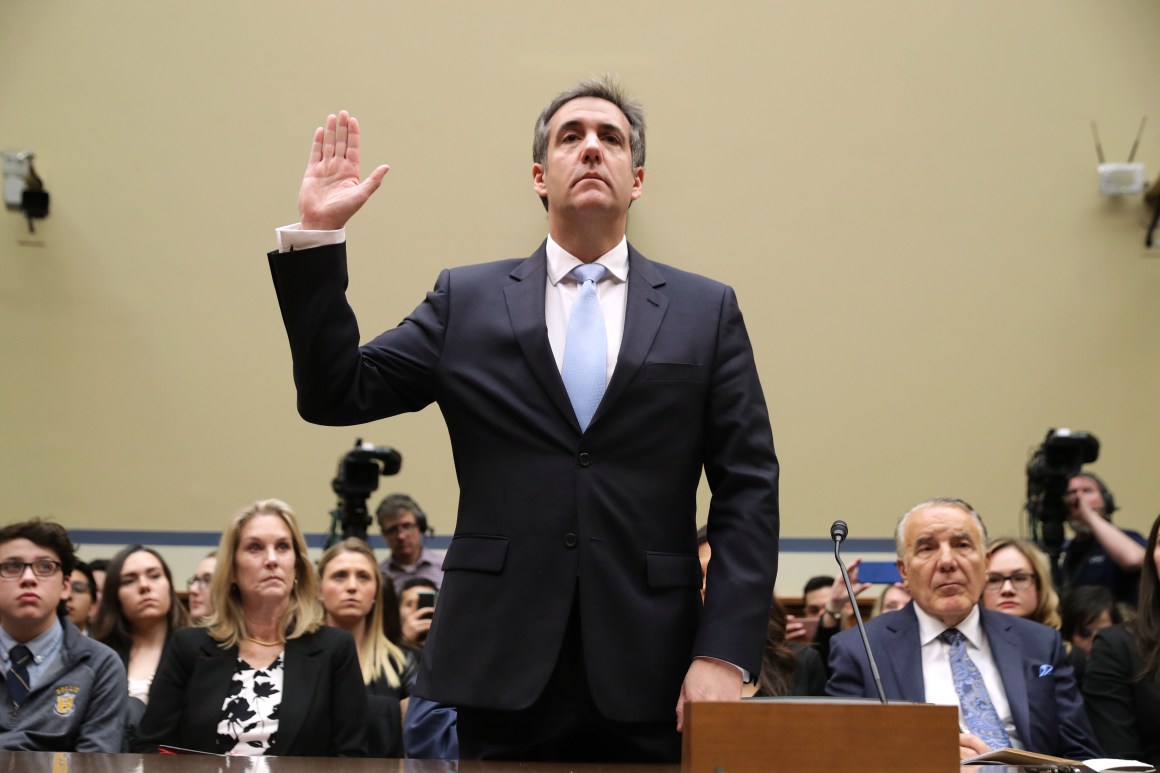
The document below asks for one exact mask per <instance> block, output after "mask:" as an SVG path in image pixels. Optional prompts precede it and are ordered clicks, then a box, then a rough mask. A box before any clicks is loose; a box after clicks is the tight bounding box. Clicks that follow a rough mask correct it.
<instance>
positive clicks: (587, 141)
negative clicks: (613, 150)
mask: <svg viewBox="0 0 1160 773" xmlns="http://www.w3.org/2000/svg"><path fill="white" fill-rule="evenodd" d="M600 154H601V148H600V138H599V137H598V136H596V132H590V133H588V134H587V135H585V137H584V155H583V159H584V160H585V161H599V160H600Z"/></svg>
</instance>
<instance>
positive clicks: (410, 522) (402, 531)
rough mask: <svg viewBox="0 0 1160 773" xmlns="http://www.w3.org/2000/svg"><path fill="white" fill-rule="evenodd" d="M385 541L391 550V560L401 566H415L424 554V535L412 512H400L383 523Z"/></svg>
mask: <svg viewBox="0 0 1160 773" xmlns="http://www.w3.org/2000/svg"><path fill="white" fill-rule="evenodd" d="M382 529H383V539H385V540H386V541H387V547H389V548H390V549H391V558H393V559H394V560H395V562H396V563H399V564H413V563H415V562H417V561H418V560H419V554H420V553H422V552H423V535H422V534H420V533H419V521H418V519H416V518H415V514H414V513H413V512H411V511H410V510H400V511H399V512H398V513H396V514H395V516H394V517H393V518H387V519H386V520H384V521H383V522H382Z"/></svg>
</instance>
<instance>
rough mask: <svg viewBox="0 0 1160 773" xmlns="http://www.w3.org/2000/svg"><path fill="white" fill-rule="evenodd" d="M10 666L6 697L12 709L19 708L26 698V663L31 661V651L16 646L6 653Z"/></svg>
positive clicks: (22, 646) (27, 688)
mask: <svg viewBox="0 0 1160 773" xmlns="http://www.w3.org/2000/svg"><path fill="white" fill-rule="evenodd" d="M8 657H9V658H10V659H11V661H12V666H11V667H10V668H9V669H8V697H9V698H11V699H12V706H13V708H20V704H22V703H24V699H25V698H27V697H28V690H29V687H28V663H29V661H31V660H32V650H30V649H28V648H27V647H25V646H24V645H23V644H17V645H16V646H15V647H13V648H12V649H11V650H10V651H9V652H8Z"/></svg>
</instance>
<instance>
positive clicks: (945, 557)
mask: <svg viewBox="0 0 1160 773" xmlns="http://www.w3.org/2000/svg"><path fill="white" fill-rule="evenodd" d="M895 542H896V547H897V551H898V569H899V572H901V574H902V577H903V579H904V580H905V581H906V583H907V586H908V588H909V589H910V593H911V596H912V597H913V603H911V604H908V605H907V606H905V607H903V608H902V609H901V610H899V611H897V612H891V613H889V614H885V615H881V616H879V617H876V618H875V619H873V620H871V621H870V622H869V623H867V624H866V635H867V637H868V639H869V641H870V648H871V649H872V650H873V651H874V655H875V658H876V660H877V662H878V668H879V672H880V676H881V678H882V687H883V689H884V690H885V692H886V697H887V699H890V700H904V701H916V702H926V703H936V704H943V705H948V704H949V705H956V704H957V705H959V707H960V709H959V726H960V730H961V731H962V734H961V735H960V737H959V747H960V756H961V758H963V759H966V758H967V757H971V756H974V755H976V754H982V753H985V752H987V751H990V750H992V749H993V748H1003V747H1006V746H1015V747H1017V748H1022V749H1027V750H1029V751H1033V752H1039V753H1042V754H1051V755H1056V756H1060V757H1068V758H1072V759H1080V760H1084V759H1090V758H1092V757H1099V756H1101V755H1100V753H1099V747H1098V745H1097V743H1096V741H1095V737H1094V735H1093V733H1092V730H1091V726H1090V725H1089V724H1088V720H1087V717H1086V715H1085V714H1084V708H1083V701H1082V699H1081V698H1080V695H1079V691H1078V690H1077V688H1076V685H1075V679H1074V676H1073V674H1072V669H1071V666H1070V665H1068V662H1067V656H1066V653H1065V652H1064V649H1063V644H1062V642H1061V641H1060V638H1059V633H1058V632H1057V631H1055V630H1053V629H1051V628H1048V627H1047V626H1044V625H1040V624H1039V623H1035V622H1031V621H1029V620H1024V619H1022V618H1017V617H1013V616H1012V615H1005V614H1003V613H1001V612H993V611H991V610H987V609H983V608H982V606H981V605H980V604H979V598H980V597H981V595H982V591H983V585H984V582H985V578H986V555H985V548H986V543H987V533H986V529H985V528H984V526H983V521H982V519H980V518H979V516H978V514H977V513H976V512H975V511H974V510H973V509H972V508H971V506H970V505H968V504H967V503H966V502H963V501H962V500H960V499H932V500H928V501H926V502H923V503H921V504H919V505H916V506H915V507H914V508H912V509H911V510H910V511H909V512H907V513H906V515H904V516H902V519H901V520H900V521H899V522H898V529H897V531H896V533H895ZM830 669H831V677H830V681H829V683H828V684H827V685H826V691H827V692H828V693H830V694H831V695H837V696H861V697H867V698H877V697H878V693H877V690H876V689H875V686H874V680H873V678H872V676H871V672H870V665H869V661H868V660H867V658H866V653H865V650H864V648H863V646H862V641H861V638H860V636H859V634H858V632H857V631H856V630H853V629H851V630H847V631H844V632H842V633H840V634H838V635H837V636H836V637H834V639H833V640H832V641H831V644H830Z"/></svg>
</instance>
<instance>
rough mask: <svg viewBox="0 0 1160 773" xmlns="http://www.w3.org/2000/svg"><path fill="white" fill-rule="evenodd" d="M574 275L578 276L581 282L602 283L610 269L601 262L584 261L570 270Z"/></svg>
mask: <svg viewBox="0 0 1160 773" xmlns="http://www.w3.org/2000/svg"><path fill="white" fill-rule="evenodd" d="M570 273H571V274H572V276H574V277H576V279H578V280H579V281H580V283H581V284H584V283H586V282H596V283H597V284H599V283H600V280H601V279H603V278H604V275H605V274H607V273H608V269H607V268H605V267H604V266H602V265H600V264H599V263H582V264H580V265H579V266H577V267H576V268H574V269H572V271H571V272H570Z"/></svg>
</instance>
